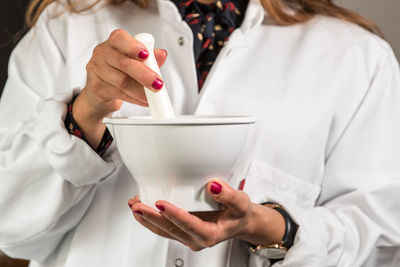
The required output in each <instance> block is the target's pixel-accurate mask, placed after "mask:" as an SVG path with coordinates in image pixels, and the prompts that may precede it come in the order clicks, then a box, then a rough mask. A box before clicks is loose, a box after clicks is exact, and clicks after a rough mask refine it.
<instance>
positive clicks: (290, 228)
mask: <svg viewBox="0 0 400 267" xmlns="http://www.w3.org/2000/svg"><path fill="white" fill-rule="evenodd" d="M261 205H264V206H267V207H270V208H272V209H274V210H276V211H277V212H279V213H280V214H281V215H282V217H283V219H284V221H285V233H284V234H283V238H282V243H281V244H280V245H281V246H282V247H285V248H286V249H290V248H291V247H292V246H293V243H294V239H295V237H296V233H297V229H298V227H299V226H298V225H297V224H296V223H295V221H294V220H293V219H292V217H290V215H289V214H288V213H287V212H286V210H285V209H284V208H283V207H282V206H281V205H279V204H278V203H275V202H264V203H261Z"/></svg>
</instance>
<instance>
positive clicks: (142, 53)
mask: <svg viewBox="0 0 400 267" xmlns="http://www.w3.org/2000/svg"><path fill="white" fill-rule="evenodd" d="M148 56H149V52H147V51H146V50H144V49H142V50H140V52H139V55H138V57H139V58H140V59H146V58H147V57H148Z"/></svg>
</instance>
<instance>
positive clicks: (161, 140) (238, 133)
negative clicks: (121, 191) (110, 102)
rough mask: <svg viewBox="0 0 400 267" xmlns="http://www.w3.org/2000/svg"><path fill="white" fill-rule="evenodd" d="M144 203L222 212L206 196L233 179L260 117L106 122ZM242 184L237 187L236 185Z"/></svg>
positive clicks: (109, 119) (148, 119)
mask: <svg viewBox="0 0 400 267" xmlns="http://www.w3.org/2000/svg"><path fill="white" fill-rule="evenodd" d="M103 122H104V123H105V124H106V125H107V127H108V129H109V130H110V132H111V134H112V136H113V137H114V140H115V141H116V144H117V147H118V150H119V153H120V154H121V157H122V160H123V161H124V163H125V165H126V166H127V168H128V170H129V171H130V172H131V174H132V175H133V177H134V178H135V180H136V182H137V184H138V186H139V192H140V199H141V201H142V202H143V203H145V204H147V205H149V206H154V203H155V202H156V201H157V200H166V201H169V202H171V203H172V204H174V205H176V206H178V207H181V208H183V209H185V210H188V211H209V210H218V209H220V207H219V205H218V203H217V202H215V201H214V200H213V199H211V198H210V197H209V196H208V194H207V193H206V191H205V190H204V189H205V186H206V184H207V182H208V181H209V180H211V179H213V178H218V179H222V180H225V181H227V182H230V181H228V180H229V178H230V177H229V176H230V175H231V171H232V168H233V167H234V166H235V164H236V163H238V160H240V158H241V156H242V155H243V152H244V150H245V146H246V142H247V139H248V135H249V133H250V129H251V126H252V125H253V124H254V123H255V118H253V117H245V116H222V117H221V116H218V117H216V116H214V117H213V116H180V117H177V118H176V119H152V118H151V117H131V118H121V117H114V118H104V120H103ZM235 186H236V185H235Z"/></svg>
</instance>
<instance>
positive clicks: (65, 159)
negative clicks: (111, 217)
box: [34, 90, 116, 186]
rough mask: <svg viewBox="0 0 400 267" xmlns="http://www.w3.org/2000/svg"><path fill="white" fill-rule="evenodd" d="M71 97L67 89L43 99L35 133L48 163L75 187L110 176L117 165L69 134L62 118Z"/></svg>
mask: <svg viewBox="0 0 400 267" xmlns="http://www.w3.org/2000/svg"><path fill="white" fill-rule="evenodd" d="M76 92H77V90H75V91H74V93H75V94H76ZM72 96H73V94H72V93H71V92H70V93H65V94H61V95H58V96H55V97H53V98H51V99H46V100H44V101H42V103H41V104H40V105H39V106H40V107H41V108H40V110H39V116H38V119H37V124H36V128H35V133H34V136H35V139H36V140H38V143H39V145H40V146H41V147H42V149H43V151H44V152H45V156H46V158H47V160H48V162H49V164H50V165H51V166H52V167H53V168H54V169H55V170H56V171H57V172H58V173H59V174H60V175H61V176H62V177H63V178H64V179H65V180H67V181H69V182H71V183H72V184H73V185H75V186H84V185H89V184H96V183H99V182H102V181H103V180H105V179H106V178H107V177H109V176H110V174H111V173H112V172H113V171H114V170H115V169H116V164H115V162H113V161H112V160H111V161H110V162H107V161H106V160H104V159H103V158H101V157H100V156H99V155H98V154H97V153H96V152H95V151H94V150H93V149H92V148H91V147H90V146H89V145H88V144H86V143H85V142H84V141H83V140H81V139H80V138H77V137H75V136H73V135H70V134H68V131H67V130H66V128H65V125H64V119H65V115H66V112H67V103H68V102H69V101H70V100H71V99H72Z"/></svg>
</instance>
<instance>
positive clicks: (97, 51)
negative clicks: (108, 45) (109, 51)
mask: <svg viewBox="0 0 400 267" xmlns="http://www.w3.org/2000/svg"><path fill="white" fill-rule="evenodd" d="M102 54H103V47H102V46H101V45H98V46H96V47H95V48H94V49H93V57H99V56H101V55H102Z"/></svg>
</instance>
